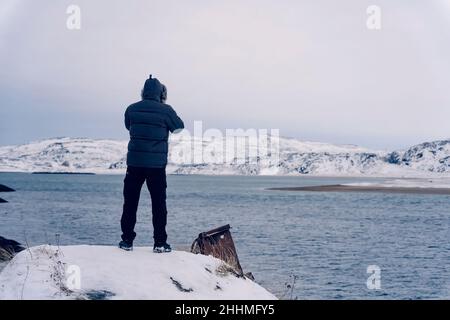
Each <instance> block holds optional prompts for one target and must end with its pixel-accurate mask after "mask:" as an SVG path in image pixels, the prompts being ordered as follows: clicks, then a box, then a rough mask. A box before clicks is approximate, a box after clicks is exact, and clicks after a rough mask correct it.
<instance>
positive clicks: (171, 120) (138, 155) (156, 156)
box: [125, 77, 184, 168]
mask: <svg viewBox="0 0 450 320" xmlns="http://www.w3.org/2000/svg"><path fill="white" fill-rule="evenodd" d="M163 88H164V86H163V85H162V84H161V83H160V82H159V81H158V79H156V78H151V77H150V78H149V79H147V80H146V81H145V85H144V89H143V90H142V100H141V101H139V102H136V103H133V104H132V105H130V106H129V107H128V108H127V110H126V111H125V127H126V128H127V129H128V131H130V142H129V143H128V154H127V165H129V166H134V167H146V168H163V167H165V166H166V164H167V153H168V143H167V139H168V138H169V131H170V132H174V131H175V130H179V129H183V128H184V124H183V121H182V120H181V119H180V118H179V117H178V116H177V114H176V112H175V111H174V110H173V109H172V107H171V106H169V105H167V104H165V103H162V102H161V97H162V96H163V94H164V93H163V91H164V89H163Z"/></svg>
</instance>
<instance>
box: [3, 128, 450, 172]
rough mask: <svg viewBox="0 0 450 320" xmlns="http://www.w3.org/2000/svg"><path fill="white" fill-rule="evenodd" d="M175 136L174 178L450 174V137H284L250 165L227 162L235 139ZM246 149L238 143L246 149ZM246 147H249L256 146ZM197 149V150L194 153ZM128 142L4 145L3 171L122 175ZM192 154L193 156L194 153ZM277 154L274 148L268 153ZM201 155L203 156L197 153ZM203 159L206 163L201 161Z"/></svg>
mask: <svg viewBox="0 0 450 320" xmlns="http://www.w3.org/2000/svg"><path fill="white" fill-rule="evenodd" d="M227 139H228V138H224V140H223V141H217V140H214V139H209V140H200V139H199V138H190V139H186V138H178V137H177V136H173V138H171V143H170V156H169V164H168V167H167V171H168V172H169V173H174V174H235V175H305V174H310V175H328V176H360V175H363V176H364V175H368V176H405V177H407V176H427V175H450V139H449V140H439V141H432V142H424V143H421V144H418V145H415V146H412V147H410V148H408V149H406V150H402V151H399V150H397V151H392V152H385V151H374V150H369V149H365V148H362V147H358V146H353V145H333V144H327V143H320V142H306V141H301V140H298V139H293V138H280V143H279V161H277V163H274V162H273V161H269V160H268V159H267V158H265V157H264V156H260V155H259V156H256V155H252V156H250V157H247V158H246V160H245V161H238V160H242V159H238V158H232V159H231V160H226V161H223V159H224V151H223V148H222V146H223V145H224V144H226V143H229V142H230V141H228V140H227ZM199 145H201V146H202V147H203V150H205V149H206V150H209V154H208V156H207V157H206V156H205V157H204V160H200V161H198V159H199V158H198V157H197V161H195V162H192V161H180V160H178V161H172V159H174V158H175V156H179V154H185V155H186V154H188V155H189V156H190V157H191V158H190V159H192V157H195V153H196V152H197V153H198V152H199V151H198V149H196V147H198V146H199ZM242 147H244V146H243V145H237V148H242ZM256 147H257V146H255V145H251V144H250V145H247V148H250V149H251V148H256ZM193 150H194V151H193ZM126 152H127V141H118V140H108V139H89V138H52V139H46V140H41V141H36V142H31V143H29V144H24V145H18V146H4V147H0V171H2V172H8V171H12V172H36V171H40V172H42V171H44V172H47V171H48V172H94V173H122V172H123V171H124V169H125V167H126V158H125V157H126ZM189 152H191V153H189ZM270 152H275V150H269V154H270ZM197 156H198V155H197ZM200 159H202V158H201V157H200Z"/></svg>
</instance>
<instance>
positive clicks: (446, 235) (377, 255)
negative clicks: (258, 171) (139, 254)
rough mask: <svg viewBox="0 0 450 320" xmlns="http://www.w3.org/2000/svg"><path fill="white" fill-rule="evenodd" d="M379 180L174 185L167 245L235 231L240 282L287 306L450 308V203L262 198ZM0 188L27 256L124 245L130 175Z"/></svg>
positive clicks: (140, 230)
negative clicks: (45, 248)
mask: <svg viewBox="0 0 450 320" xmlns="http://www.w3.org/2000/svg"><path fill="white" fill-rule="evenodd" d="M378 181H380V179H368V178H319V177H307V176H300V177H258V176H251V177H249V176H194V175H172V176H168V203H167V205H168V210H169V215H168V227H167V231H168V234H169V239H168V241H169V242H170V243H171V244H172V246H173V247H174V248H175V249H180V250H188V249H189V247H190V245H191V243H192V241H193V240H194V239H195V238H196V236H197V235H198V234H199V233H200V232H202V231H207V230H209V229H213V228H216V227H219V226H221V225H224V224H230V225H231V226H232V230H231V231H232V235H233V238H234V241H235V244H236V247H237V251H238V255H239V258H240V261H241V264H242V266H243V269H244V271H245V272H248V271H251V272H252V273H253V275H254V276H255V278H256V281H257V282H258V283H260V284H261V285H262V286H264V287H265V288H267V289H268V290H269V291H271V292H273V293H274V294H276V295H277V296H278V297H280V298H284V299H291V298H292V299H295V298H297V299H366V298H368V299H448V298H450V268H449V266H448V264H449V263H450V229H449V227H450V196H446V195H416V194H389V193H335V192H330V193H326V192H324V193H318V192H295V191H290V192H286V191H269V190H266V188H270V187H289V186H307V185H322V184H339V183H355V182H378ZM0 183H2V184H5V185H8V186H10V187H12V188H14V189H16V190H17V191H16V192H12V193H1V194H0V195H1V197H2V198H4V199H6V200H8V201H9V203H4V204H0V236H3V237H7V238H11V239H15V240H17V241H19V242H22V243H24V244H26V243H27V244H28V245H29V246H32V245H38V244H43V243H51V244H60V245H72V244H102V245H117V243H118V241H119V240H120V223H119V221H120V216H121V213H122V204H123V199H122V187H123V176H122V175H46V174H44V175H33V174H26V173H0ZM136 232H137V234H138V236H137V238H136V241H135V245H137V246H140V245H142V246H152V245H153V239H152V226H151V202H150V197H149V194H148V191H147V190H146V187H145V185H144V187H143V190H142V194H141V201H140V207H139V211H138V223H137V226H136ZM149 254H153V253H152V252H151V249H150V248H149ZM99 263H101V261H99ZM374 266H375V268H374ZM374 270H375V271H376V274H374ZM378 271H379V272H378ZM374 279H376V281H375V282H374ZM374 284H375V285H374Z"/></svg>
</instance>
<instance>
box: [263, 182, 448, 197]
mask: <svg viewBox="0 0 450 320" xmlns="http://www.w3.org/2000/svg"><path fill="white" fill-rule="evenodd" d="M266 190H271V191H307V192H378V193H403V194H434V195H450V188H419V187H380V186H347V185H341V184H334V185H322V186H306V187H277V188H267V189H266Z"/></svg>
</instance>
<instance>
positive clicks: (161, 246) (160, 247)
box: [153, 242, 172, 253]
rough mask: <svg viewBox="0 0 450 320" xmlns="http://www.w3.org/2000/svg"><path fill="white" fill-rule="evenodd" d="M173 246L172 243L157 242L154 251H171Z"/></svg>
mask: <svg viewBox="0 0 450 320" xmlns="http://www.w3.org/2000/svg"><path fill="white" fill-rule="evenodd" d="M171 251H172V248H171V247H170V244H168V243H167V242H166V243H163V244H155V245H154V246H153V252H155V253H163V252H171Z"/></svg>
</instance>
